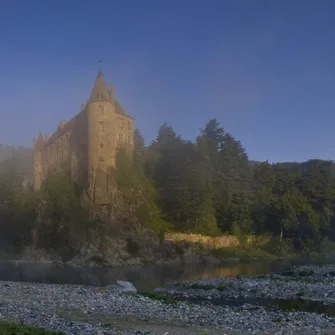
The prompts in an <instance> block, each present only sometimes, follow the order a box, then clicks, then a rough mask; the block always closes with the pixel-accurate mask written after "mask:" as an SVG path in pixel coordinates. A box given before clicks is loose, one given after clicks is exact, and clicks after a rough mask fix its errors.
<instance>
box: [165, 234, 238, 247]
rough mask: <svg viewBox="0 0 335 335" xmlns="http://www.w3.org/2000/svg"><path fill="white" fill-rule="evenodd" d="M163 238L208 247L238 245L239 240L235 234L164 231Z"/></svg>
mask: <svg viewBox="0 0 335 335" xmlns="http://www.w3.org/2000/svg"><path fill="white" fill-rule="evenodd" d="M165 240H166V241H171V242H189V243H198V244H202V245H204V246H206V248H209V249H220V248H229V247H236V246H239V245H240V243H239V240H238V238H237V237H235V236H228V235H226V236H218V237H212V236H204V235H199V234H182V233H166V234H165Z"/></svg>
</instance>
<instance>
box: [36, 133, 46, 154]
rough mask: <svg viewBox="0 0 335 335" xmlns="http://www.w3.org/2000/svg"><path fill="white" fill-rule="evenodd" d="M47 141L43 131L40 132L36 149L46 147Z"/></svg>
mask: <svg viewBox="0 0 335 335" xmlns="http://www.w3.org/2000/svg"><path fill="white" fill-rule="evenodd" d="M44 145H45V142H44V137H43V135H42V133H39V135H38V138H37V141H36V143H35V150H36V151H41V150H42V149H43V148H44Z"/></svg>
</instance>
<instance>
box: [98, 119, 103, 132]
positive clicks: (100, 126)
mask: <svg viewBox="0 0 335 335" xmlns="http://www.w3.org/2000/svg"><path fill="white" fill-rule="evenodd" d="M98 128H99V131H103V130H104V123H103V122H102V121H100V122H99V126H98Z"/></svg>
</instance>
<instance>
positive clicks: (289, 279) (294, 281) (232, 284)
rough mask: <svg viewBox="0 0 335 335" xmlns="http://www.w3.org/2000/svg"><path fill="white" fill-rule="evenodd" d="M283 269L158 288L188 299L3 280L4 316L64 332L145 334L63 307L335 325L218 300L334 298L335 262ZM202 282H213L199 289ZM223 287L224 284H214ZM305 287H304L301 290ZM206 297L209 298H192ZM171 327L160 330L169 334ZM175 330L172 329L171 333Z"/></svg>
mask: <svg viewBox="0 0 335 335" xmlns="http://www.w3.org/2000/svg"><path fill="white" fill-rule="evenodd" d="M290 271H291V272H286V273H283V274H281V275H275V274H268V275H264V276H256V277H238V278H236V277H229V278H212V279H206V280H201V281H198V282H197V283H196V284H197V285H198V288H196V289H195V288H192V285H193V284H194V283H191V282H184V283H179V284H173V285H168V286H166V287H163V288H158V289H157V290H156V292H159V293H163V294H168V295H170V296H172V297H184V298H185V297H186V298H185V299H186V300H188V301H179V302H176V303H175V304H164V303H163V302H161V301H158V300H152V299H149V298H145V297H142V296H140V295H137V294H134V293H132V294H130V293H124V292H117V291H115V290H110V289H105V290H104V289H101V288H97V287H89V286H77V285H52V284H39V283H22V282H0V318H1V319H4V320H9V321H15V322H17V321H18V320H21V321H22V322H23V323H25V324H30V325H34V326H38V327H41V328H45V329H49V330H55V331H62V332H64V333H66V334H99V335H102V334H105V335H108V334H109V335H113V334H119V335H134V334H138V335H141V334H143V333H141V331H139V330H138V329H129V330H124V331H119V330H117V329H114V328H106V327H103V325H101V324H88V323H80V322H74V321H69V320H66V319H63V318H61V317H59V316H58V315H57V311H58V310H59V309H70V310H71V309H73V310H74V309H75V310H80V311H82V313H86V314H87V316H89V315H92V313H99V314H103V315H135V316H137V317H139V318H141V319H157V320H161V321H165V322H169V321H171V322H173V321H182V322H183V323H184V324H185V325H202V326H208V327H211V328H215V329H217V330H221V331H226V332H228V331H230V330H232V331H234V332H241V333H250V334H257V333H259V332H262V333H263V334H264V333H265V334H275V333H276V334H287V335H290V334H295V333H296V332H297V331H299V333H304V332H305V333H310V332H312V333H315V334H317V333H319V332H321V331H324V330H328V329H333V328H334V327H335V322H334V320H335V318H333V317H330V316H327V315H324V314H317V313H309V312H303V311H282V310H279V309H268V308H265V307H264V306H256V305H254V304H250V303H249V304H243V305H242V306H233V305H229V304H223V303H222V304H221V305H214V304H213V303H214V301H215V299H217V298H220V299H233V298H235V297H237V298H238V299H239V298H241V297H242V298H246V297H247V298H250V297H251V298H259V297H265V298H278V297H279V298H292V297H296V294H297V293H298V292H304V294H303V295H302V296H301V297H300V298H302V299H306V300H314V301H320V302H322V303H328V304H330V303H335V283H334V279H335V265H333V266H328V267H327V266H321V267H316V266H314V267H300V268H294V269H292V270H290ZM201 285H204V286H205V285H212V286H213V287H208V286H207V289H201ZM219 287H220V288H221V289H220V290H218V289H216V288H219ZM302 290H303V291H302ZM194 298H204V299H205V300H206V302H205V303H190V301H193V300H192V299H194ZM167 334H169V333H165V334H164V333H162V334H161V335H167ZM171 335H173V334H171Z"/></svg>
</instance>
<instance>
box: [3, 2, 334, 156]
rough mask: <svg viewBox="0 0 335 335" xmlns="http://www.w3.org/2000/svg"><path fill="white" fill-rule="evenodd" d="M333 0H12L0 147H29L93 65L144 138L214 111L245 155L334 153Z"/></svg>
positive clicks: (6, 8)
mask: <svg viewBox="0 0 335 335" xmlns="http://www.w3.org/2000/svg"><path fill="white" fill-rule="evenodd" d="M334 12H335V2H332V1H330V0H329V1H327V0H324V1H319V2H316V1H304V2H300V1H298V0H295V1H288V0H285V1H265V0H264V1H263V0H258V1H253V2H250V1H248V0H239V1H238V0H234V1H223V0H221V1H220V0H218V1H216V0H212V1H199V0H198V1H192V2H191V1H188V0H187V1H186V0H185V1H175V0H171V1H161V2H158V1H154V0H146V1H145V2H141V3H140V2H137V1H135V0H125V1H122V2H121V1H95V2H92V1H71V3H70V4H69V3H67V2H65V1H57V2H55V1H50V2H48V4H46V3H42V2H41V1H37V0H32V1H29V2H25V1H23V0H21V1H12V2H11V3H6V4H5V5H2V9H1V12H0V46H1V53H0V74H1V76H0V78H1V80H0V110H1V116H2V122H1V123H0V143H2V144H12V145H22V146H25V147H31V146H32V139H33V136H36V135H37V134H38V132H39V131H42V132H43V133H45V132H48V133H52V132H54V131H55V130H56V127H57V125H58V123H59V121H60V120H63V119H64V120H69V119H71V118H72V117H73V116H75V114H77V113H78V112H79V111H80V106H81V104H82V103H83V102H84V101H85V100H86V99H88V97H89V94H90V91H91V89H92V86H93V83H94V81H95V78H96V75H97V73H98V68H99V66H98V65H97V61H98V60H103V63H102V65H101V67H102V70H103V72H104V75H105V79H106V81H107V82H108V83H112V84H113V85H114V87H115V93H116V97H117V99H118V100H119V101H120V103H121V104H122V105H123V107H124V108H125V109H126V111H127V112H128V113H129V114H130V115H131V116H133V117H134V118H135V124H136V127H138V128H139V129H140V130H141V132H142V133H143V135H144V137H145V139H146V143H147V144H148V143H150V142H151V141H152V140H153V139H154V138H155V137H156V135H157V131H158V128H159V126H160V125H161V124H162V123H163V122H165V121H166V122H167V123H168V124H170V125H171V126H172V127H173V128H174V129H175V131H176V133H177V134H181V135H182V137H183V138H184V139H187V140H193V139H194V138H195V137H196V136H197V134H198V133H199V128H202V127H204V125H205V123H206V122H207V121H208V120H209V119H210V118H216V119H218V121H219V122H220V123H221V125H222V126H223V127H224V128H225V130H226V131H227V132H229V133H231V134H232V135H233V136H234V137H235V138H236V139H238V140H240V141H241V142H242V144H243V146H244V147H245V148H246V151H247V153H248V155H249V158H250V159H251V160H257V161H264V160H269V161H270V162H276V161H306V160H308V159H313V158H320V159H329V160H333V159H334V157H335V148H333V145H332V143H333V142H335V132H334V131H333V124H334V123H335V113H334V106H335V95H334V94H333V91H334V88H335V76H334V72H335V71H334V70H335V64H334V61H333V59H334V54H335V46H334V43H333V41H334V31H335V20H333V14H332V13H334Z"/></svg>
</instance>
